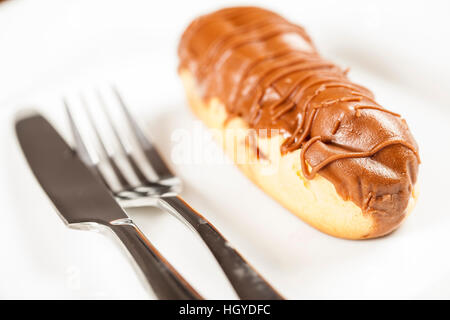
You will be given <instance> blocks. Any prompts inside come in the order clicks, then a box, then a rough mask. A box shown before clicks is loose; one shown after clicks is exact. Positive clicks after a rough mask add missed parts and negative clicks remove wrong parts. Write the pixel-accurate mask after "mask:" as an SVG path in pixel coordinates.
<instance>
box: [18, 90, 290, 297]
mask: <svg viewBox="0 0 450 320" xmlns="http://www.w3.org/2000/svg"><path fill="white" fill-rule="evenodd" d="M108 96H109V100H108V99H105V95H104V94H102V93H100V91H98V92H96V94H95V95H94V98H93V99H90V100H89V99H87V98H86V97H85V96H81V97H80V99H79V100H78V101H77V102H78V103H77V105H78V107H76V106H75V105H74V103H73V102H72V103H71V102H69V101H68V100H64V104H65V108H66V111H67V116H68V119H69V123H70V128H71V131H72V134H73V137H74V141H75V149H76V154H75V153H74V152H73V151H72V150H71V149H70V148H69V147H68V146H67V144H66V143H65V142H64V141H63V140H62V138H61V137H60V136H59V135H57V133H56V131H55V130H54V129H53V128H52V127H51V126H50V125H49V124H48V123H47V122H46V121H45V120H44V119H43V118H42V117H41V116H37V115H35V116H33V117H31V118H28V119H23V120H21V121H19V122H18V123H17V126H16V127H17V134H18V137H19V141H20V143H21V145H22V148H23V149H24V153H25V156H26V158H27V159H28V162H29V163H30V166H31V167H32V169H33V172H34V173H35V175H36V177H37V178H38V180H39V182H40V183H41V185H42V187H43V188H44V190H45V191H46V192H47V194H48V195H49V196H50V198H51V199H52V201H53V202H54V203H55V205H56V207H57V208H58V210H59V211H60V213H61V215H62V216H63V218H64V219H65V220H66V222H67V223H69V225H72V224H76V225H79V224H80V223H82V224H86V223H98V224H101V225H106V226H107V227H108V228H110V229H111V230H112V231H113V232H114V233H115V234H116V235H117V236H118V237H119V238H120V239H121V240H122V242H123V243H124V244H125V245H126V246H127V248H128V250H129V251H130V252H131V253H132V255H133V256H134V258H135V260H136V262H137V263H138V265H139V266H140V268H141V270H142V271H143V273H144V274H145V275H146V277H147V280H148V281H149V283H150V284H151V285H152V287H153V288H154V290H155V292H156V293H157V295H158V296H159V297H161V298H172V299H178V298H187V299H199V298H201V297H200V295H199V294H198V293H197V292H195V290H194V289H193V288H192V287H191V286H190V285H189V284H187V282H186V281H185V280H184V279H182V278H181V276H180V275H179V274H178V273H177V272H176V271H175V270H174V269H173V268H172V267H171V266H170V265H169V264H168V262H167V261H166V260H165V259H164V258H163V257H162V256H161V255H160V254H159V253H158V252H157V251H156V249H155V248H154V247H153V246H152V245H151V244H150V242H149V241H148V240H147V239H146V238H145V236H144V235H143V234H142V232H140V231H139V229H138V228H137V227H136V226H135V225H134V223H133V222H132V221H131V219H129V218H128V217H127V215H126V214H125V212H123V210H122V209H121V208H120V207H119V206H118V204H117V202H118V203H120V205H121V206H122V207H123V208H127V207H136V206H155V207H159V208H161V209H163V210H165V211H167V212H169V213H170V214H172V215H174V216H175V217H176V218H178V219H180V220H181V221H182V222H184V223H185V224H186V225H188V226H189V227H190V228H191V229H192V230H193V231H194V232H195V233H196V234H197V235H198V236H199V237H200V238H201V239H202V240H203V242H204V243H205V244H206V246H207V247H208V248H209V250H210V251H211V253H212V254H213V255H214V257H215V258H216V260H217V262H218V263H219V265H220V267H221V268H222V270H223V271H224V273H225V275H226V277H227V278H228V280H229V281H230V283H231V285H232V286H233V288H234V290H235V292H236V293H237V295H238V296H239V298H241V299H283V297H282V296H281V295H280V294H279V293H278V292H277V291H276V290H275V289H274V288H273V287H272V286H271V285H270V284H269V283H268V282H267V281H266V280H265V279H264V278H263V277H262V276H261V275H260V274H259V273H258V272H257V271H256V270H255V269H254V268H253V267H252V266H251V265H250V264H249V263H248V262H247V261H246V260H245V259H244V258H243V257H242V256H241V255H240V254H239V253H238V252H237V251H236V249H234V247H233V246H232V245H231V244H230V243H229V242H228V241H227V240H226V239H225V238H224V237H223V236H222V234H221V233H220V232H219V231H218V230H217V229H216V228H215V227H214V226H213V225H212V224H211V223H210V222H209V221H208V220H207V219H206V218H205V217H204V216H202V215H201V214H199V213H198V212H197V211H196V210H195V209H193V208H192V207H191V206H190V205H188V204H187V203H186V202H185V201H184V200H183V199H182V198H181V197H180V195H179V194H180V191H181V181H180V179H179V178H178V177H177V176H175V174H174V173H173V172H172V171H171V170H170V169H169V167H168V166H167V165H166V163H165V162H164V160H163V159H162V157H161V156H160V154H159V153H158V151H157V150H156V148H155V146H154V144H153V142H151V141H150V139H148V138H147V137H146V136H145V135H144V133H143V131H142V130H141V129H140V127H139V125H138V124H137V122H136V121H135V120H134V119H133V117H132V115H131V113H130V111H129V110H128V108H127V107H126V105H125V102H124V100H123V98H122V97H121V95H120V94H119V92H118V91H117V89H115V88H112V89H111V91H110V92H109V95H108ZM112 104H114V106H112ZM113 111H114V112H113ZM94 113H96V115H94ZM76 115H79V116H80V115H83V116H84V119H85V121H83V122H82V123H81V121H80V118H79V117H78V118H77V116H76ZM100 122H101V123H103V127H102V126H101V125H100ZM83 125H84V126H83ZM86 130H88V132H87V131H86ZM49 142H51V143H49ZM42 154H44V155H42ZM88 168H89V169H88ZM106 187H107V188H108V189H109V191H110V192H108V191H107V188H106ZM112 195H113V196H114V197H115V199H116V201H117V202H116V201H114V199H113V197H112ZM82 199H83V201H81V200H82ZM163 266H164V268H163ZM150 269H151V270H150ZM162 269H164V270H162ZM158 275H159V276H160V277H161V279H157V280H155V279H153V277H158ZM165 281H167V283H168V288H165V287H164V285H162V283H164V282H165ZM158 292H159V294H158Z"/></svg>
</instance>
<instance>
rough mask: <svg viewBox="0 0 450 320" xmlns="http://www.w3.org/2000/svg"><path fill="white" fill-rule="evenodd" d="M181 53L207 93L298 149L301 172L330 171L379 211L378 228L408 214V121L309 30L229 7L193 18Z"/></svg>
mask: <svg viewBox="0 0 450 320" xmlns="http://www.w3.org/2000/svg"><path fill="white" fill-rule="evenodd" d="M179 57H180V61H181V63H180V70H189V71H190V72H191V73H192V74H193V75H194V76H195V78H196V80H197V84H198V88H199V90H200V93H201V95H202V96H203V98H204V99H205V100H206V101H207V100H208V99H210V98H212V97H217V98H219V99H220V100H221V101H222V102H223V103H224V104H225V106H226V108H227V111H228V114H229V116H230V117H241V118H242V119H244V120H245V121H246V122H247V123H248V125H249V126H250V127H252V128H263V129H269V128H270V129H280V130H281V132H282V133H283V134H284V135H285V136H286V139H285V141H284V143H283V145H282V147H281V152H282V153H283V154H284V153H287V152H291V151H294V150H297V149H299V148H301V152H300V158H301V159H300V160H301V166H302V171H303V175H304V176H305V177H306V178H308V179H312V178H313V177H314V176H315V175H316V174H319V175H321V176H323V177H325V178H326V179H328V180H329V181H331V182H332V183H333V184H334V186H335V188H336V191H337V192H338V194H339V195H340V196H341V197H342V198H343V199H345V200H352V201H353V202H354V203H356V204H357V205H358V206H359V207H361V208H362V209H363V212H366V213H369V212H370V213H371V214H373V215H374V216H375V217H376V219H377V222H378V223H377V228H378V230H377V231H376V233H377V234H378V235H381V234H385V233H388V232H390V231H392V229H393V228H395V226H397V225H398V223H399V222H400V221H401V220H402V219H403V217H404V212H405V209H406V207H407V204H408V201H409V199H410V196H411V192H412V186H413V185H414V184H415V182H416V179H417V172H418V164H419V162H420V159H419V154H418V147H417V144H416V142H415V140H414V138H413V137H412V135H411V133H410V131H409V129H408V126H407V124H406V122H405V121H404V120H403V119H402V118H401V117H400V116H399V115H398V114H396V113H394V112H391V111H388V110H386V109H384V108H383V107H381V106H380V105H379V104H378V103H377V102H376V101H375V100H374V96H373V94H372V92H371V91H369V90H368V89H366V88H365V87H362V86H360V85H357V84H355V83H353V82H351V81H350V80H349V79H348V78H347V72H348V70H342V69H341V68H339V67H338V66H336V65H335V64H333V63H331V62H329V61H326V60H324V59H323V58H322V57H321V56H320V55H319V54H318V52H317V50H316V48H315V46H314V44H313V43H312V41H311V39H310V38H309V37H308V35H307V34H306V32H305V31H304V29H303V28H301V27H299V26H297V25H294V24H292V23H290V22H288V21H287V20H285V19H284V18H282V17H281V16H279V15H277V14H275V13H273V12H270V11H267V10H264V9H261V8H256V7H237V8H227V9H223V10H219V11H216V12H214V13H211V14H208V15H205V16H202V17H199V18H197V19H196V20H194V21H193V22H192V23H191V25H190V26H189V27H188V28H187V30H186V31H185V33H184V34H183V36H182V39H181V42H180V46H179Z"/></svg>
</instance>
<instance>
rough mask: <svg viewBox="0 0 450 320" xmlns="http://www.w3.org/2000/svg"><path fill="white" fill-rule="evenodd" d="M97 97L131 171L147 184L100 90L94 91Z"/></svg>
mask: <svg viewBox="0 0 450 320" xmlns="http://www.w3.org/2000/svg"><path fill="white" fill-rule="evenodd" d="M96 95H97V98H98V100H99V102H100V107H101V108H102V110H103V113H104V114H105V116H106V120H107V122H108V125H109V127H110V128H111V130H112V132H113V135H114V137H115V138H116V140H117V142H118V146H119V152H120V153H121V154H122V155H123V156H124V158H125V159H126V160H127V161H128V164H129V165H130V167H131V169H132V170H133V173H134V174H135V176H136V178H137V179H138V180H139V182H140V184H141V185H144V184H147V183H148V182H149V181H148V179H147V178H146V177H145V175H144V173H143V172H142V171H141V169H140V168H139V166H138V165H137V163H136V161H135V159H134V157H133V155H132V153H131V151H130V150H129V149H127V142H126V141H124V137H123V135H121V134H120V133H119V131H118V129H117V126H116V125H115V124H114V121H113V119H112V117H111V114H110V112H109V111H108V108H107V106H106V103H105V100H104V99H103V96H102V94H101V93H100V91H98V90H97V91H96Z"/></svg>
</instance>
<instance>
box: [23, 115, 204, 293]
mask: <svg viewBox="0 0 450 320" xmlns="http://www.w3.org/2000/svg"><path fill="white" fill-rule="evenodd" d="M15 127H16V134H17V138H18V140H19V144H20V146H21V147H22V150H23V153H24V155H25V158H26V159H27V161H28V164H29V166H30V167H31V170H32V171H33V173H34V175H35V176H36V178H37V180H38V181H39V183H40V185H41V187H42V188H43V189H44V191H45V192H46V193H47V195H48V197H49V198H50V200H51V201H52V202H53V204H54V205H55V207H56V209H57V212H58V213H59V214H60V216H61V218H62V220H63V221H64V222H65V223H66V224H67V226H69V227H72V228H77V229H80V228H82V227H83V226H84V227H86V226H99V227H101V226H105V227H107V228H108V229H110V230H111V231H112V232H113V233H114V234H115V235H116V236H117V237H118V238H119V239H120V240H121V242H122V243H123V244H124V246H125V248H126V249H127V250H128V251H129V253H130V254H131V256H132V257H133V258H134V260H135V262H136V264H137V265H138V267H139V268H140V270H141V271H142V274H143V275H144V277H145V278H146V280H147V281H148V283H149V284H150V287H151V288H152V289H153V292H154V293H155V294H156V296H157V297H158V298H160V299H194V300H200V299H202V297H201V296H200V294H198V293H197V292H196V291H195V289H194V288H192V287H191V286H190V285H189V283H188V282H187V281H186V280H184V279H183V277H182V276H181V275H180V274H179V273H178V272H177V271H176V270H175V269H174V268H173V267H172V266H171V265H170V264H169V262H168V261H167V260H166V259H164V257H163V256H162V255H161V254H160V253H159V252H158V251H157V249H156V248H155V247H154V246H153V245H152V244H151V243H150V241H149V240H148V239H147V238H146V237H145V235H144V234H143V233H142V232H141V231H140V230H139V228H138V227H137V226H136V225H135V224H134V223H133V221H132V220H131V219H130V218H129V217H128V216H127V215H126V213H125V212H124V211H123V210H122V208H121V207H120V206H119V204H117V202H116V201H115V200H114V198H113V196H112V195H111V194H110V192H109V191H108V189H107V188H106V187H105V186H104V185H103V184H102V182H101V181H99V179H98V178H97V177H96V176H95V175H94V174H93V173H92V172H91V171H90V170H89V168H87V167H86V166H85V165H84V164H83V162H82V161H81V160H80V159H79V158H78V156H77V155H76V153H75V152H74V151H73V150H72V149H71V148H70V147H69V146H68V145H67V143H66V142H65V141H64V140H63V138H62V137H61V136H60V135H59V134H58V132H57V131H56V130H55V129H54V128H53V127H52V126H51V125H50V123H49V122H48V121H47V120H46V119H45V118H44V117H43V116H41V115H39V114H37V113H34V114H31V115H28V116H25V117H22V118H20V119H17V120H16V124H15Z"/></svg>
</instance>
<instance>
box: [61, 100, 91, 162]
mask: <svg viewBox="0 0 450 320" xmlns="http://www.w3.org/2000/svg"><path fill="white" fill-rule="evenodd" d="M63 103H64V108H65V109H66V114H67V119H69V125H70V131H71V132H72V136H73V138H74V140H75V146H76V151H77V153H78V156H79V157H80V158H81V160H83V162H84V163H85V164H87V165H88V166H89V167H91V168H93V167H95V163H94V159H93V158H92V156H91V154H90V153H89V151H88V148H87V146H86V144H85V143H84V140H83V138H81V134H80V131H79V130H78V127H77V125H76V124H75V120H74V117H73V115H72V112H71V111H70V107H69V104H68V103H67V100H66V99H63Z"/></svg>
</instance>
